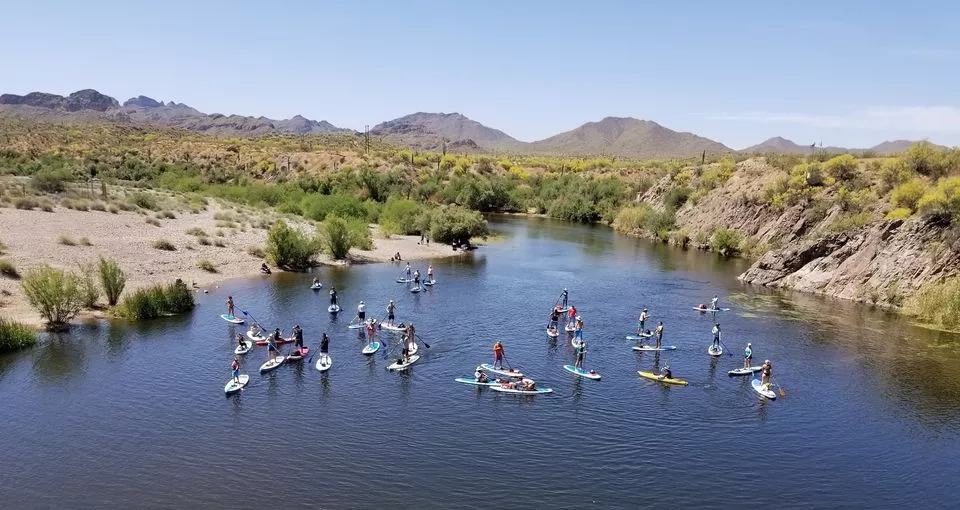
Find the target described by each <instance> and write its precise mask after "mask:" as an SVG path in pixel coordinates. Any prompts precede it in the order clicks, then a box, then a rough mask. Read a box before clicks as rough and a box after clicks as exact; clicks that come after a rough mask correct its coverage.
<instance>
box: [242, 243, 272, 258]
mask: <svg viewBox="0 0 960 510" xmlns="http://www.w3.org/2000/svg"><path fill="white" fill-rule="evenodd" d="M247 253H249V254H250V255H252V256H254V257H257V258H258V259H263V258H267V254H266V253H265V252H264V251H263V248H262V247H260V246H247Z"/></svg>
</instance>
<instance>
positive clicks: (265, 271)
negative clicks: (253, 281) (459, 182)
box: [260, 262, 270, 274]
mask: <svg viewBox="0 0 960 510" xmlns="http://www.w3.org/2000/svg"><path fill="white" fill-rule="evenodd" d="M260 272H261V273H263V274H270V268H269V267H267V263H266V262H264V263H263V264H260Z"/></svg>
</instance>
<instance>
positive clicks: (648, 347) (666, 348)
mask: <svg viewBox="0 0 960 510" xmlns="http://www.w3.org/2000/svg"><path fill="white" fill-rule="evenodd" d="M676 349H677V346H676V345H661V346H660V347H656V346H653V345H634V346H633V350H635V351H675V350H676Z"/></svg>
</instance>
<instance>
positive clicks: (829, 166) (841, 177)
mask: <svg viewBox="0 0 960 510" xmlns="http://www.w3.org/2000/svg"><path fill="white" fill-rule="evenodd" d="M858 167H859V163H858V162H857V158H855V157H853V156H852V155H851V154H841V155H839V156H835V157H832V158H830V159H828V160H827V161H826V162H825V163H824V164H823V169H824V170H826V171H827V174H828V175H830V177H833V178H834V179H835V180H836V181H837V182H846V181H850V180H853V178H854V177H856V175H857V168H858Z"/></svg>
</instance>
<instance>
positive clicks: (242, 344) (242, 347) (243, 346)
mask: <svg viewBox="0 0 960 510" xmlns="http://www.w3.org/2000/svg"><path fill="white" fill-rule="evenodd" d="M237 345H239V346H240V350H243V351H245V350H247V342H246V341H245V340H244V339H243V335H241V334H240V333H237Z"/></svg>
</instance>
